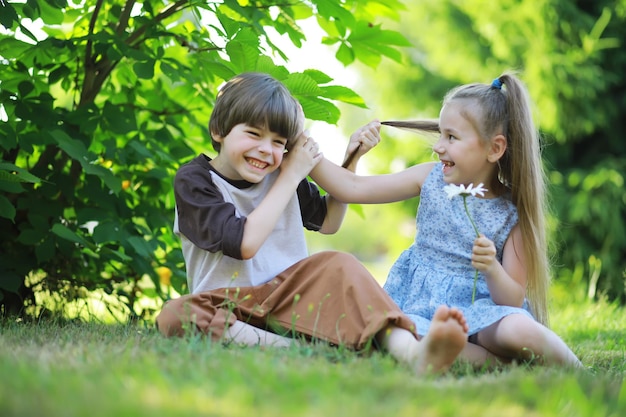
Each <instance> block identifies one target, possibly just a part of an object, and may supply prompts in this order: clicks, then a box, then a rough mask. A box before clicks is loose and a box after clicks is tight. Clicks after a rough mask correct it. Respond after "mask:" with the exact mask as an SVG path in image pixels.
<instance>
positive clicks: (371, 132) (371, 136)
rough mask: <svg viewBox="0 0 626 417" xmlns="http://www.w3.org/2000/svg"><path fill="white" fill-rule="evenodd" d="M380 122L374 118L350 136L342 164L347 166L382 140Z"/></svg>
mask: <svg viewBox="0 0 626 417" xmlns="http://www.w3.org/2000/svg"><path fill="white" fill-rule="evenodd" d="M380 126H381V125H380V122H379V121H378V120H374V121H372V122H370V123H368V124H366V125H365V126H363V127H361V128H359V129H358V130H357V131H356V132H354V133H353V134H352V135H351V136H350V142H348V147H347V148H346V157H345V158H344V163H343V164H342V166H343V167H344V168H347V167H348V166H349V165H351V164H352V163H354V162H356V161H358V160H359V158H361V157H362V156H363V155H365V154H366V153H367V152H369V150H370V149H372V148H373V147H374V146H376V145H378V143H379V142H380Z"/></svg>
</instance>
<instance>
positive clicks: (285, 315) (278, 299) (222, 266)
mask: <svg viewBox="0 0 626 417" xmlns="http://www.w3.org/2000/svg"><path fill="white" fill-rule="evenodd" d="M303 123H304V117H303V115H302V111H301V108H300V106H299V103H298V102H297V101H296V100H295V99H294V98H293V97H292V96H291V94H290V93H289V91H288V90H287V89H286V87H285V86H284V85H283V84H281V83H280V82H278V81H277V80H275V79H273V78H272V77H270V76H268V75H265V74H259V73H245V74H241V75H239V76H237V77H234V78H233V79H231V80H230V81H229V82H227V83H226V84H225V85H224V87H223V88H222V89H221V90H220V92H219V94H218V96H217V99H216V102H215V107H214V110H213V113H212V115H211V119H210V121H209V130H210V133H211V139H212V143H213V147H214V148H215V150H216V151H217V152H218V155H217V156H216V157H215V158H214V159H210V158H208V157H207V156H205V155H200V156H198V157H196V158H195V159H193V160H192V161H190V162H189V163H188V164H185V165H183V166H182V167H181V168H180V169H179V171H178V172H177V174H176V178H175V181H174V192H175V196H176V219H175V225H174V231H175V233H176V234H177V235H179V236H180V238H181V240H182V249H183V254H184V257H185V263H186V268H187V277H188V278H187V280H188V284H189V289H190V292H191V294H189V295H185V296H182V297H180V298H178V299H175V300H170V301H169V302H167V303H166V304H165V306H164V308H163V311H162V312H161V314H160V315H159V316H158V317H157V326H158V328H159V330H160V331H161V332H162V333H163V334H164V335H166V336H174V335H178V336H181V335H183V334H184V333H185V331H186V329H189V328H191V329H192V330H193V331H199V332H201V333H203V334H206V335H208V336H210V337H211V338H212V339H214V340H221V341H225V342H235V343H242V344H247V345H256V344H261V345H271V346H288V345H289V344H291V343H293V342H294V340H293V338H290V337H287V336H292V337H294V336H298V337H299V338H301V339H303V340H305V341H311V340H323V341H326V342H328V343H331V344H334V345H340V344H341V345H344V346H346V347H348V348H350V349H354V350H361V349H364V348H367V347H368V346H369V344H370V343H372V342H373V343H374V345H375V346H379V347H381V348H382V349H385V350H387V351H388V352H389V353H390V354H391V355H393V356H394V357H395V358H396V359H398V360H400V361H402V362H405V363H408V364H410V365H411V366H412V367H413V368H414V369H415V371H416V372H417V373H423V372H429V371H434V372H438V371H441V370H445V369H447V368H448V367H449V366H450V364H451V363H452V362H453V361H454V359H455V358H456V356H457V355H458V353H459V352H460V351H461V350H462V349H463V347H464V346H465V343H466V339H467V334H466V332H467V325H466V323H465V319H464V317H463V316H462V314H461V313H460V312H459V311H458V310H456V309H453V308H448V307H440V309H439V310H438V313H437V315H436V317H437V319H436V320H435V323H434V324H433V326H432V331H431V332H430V333H429V334H428V335H427V336H426V337H424V338H423V339H422V340H420V341H418V339H417V335H416V334H415V332H414V328H413V324H412V322H411V321H410V320H409V319H408V318H407V317H406V316H405V315H404V314H402V312H401V311H400V310H399V308H398V307H397V306H396V305H395V304H394V303H393V301H392V300H391V299H390V298H389V297H388V296H387V295H386V293H385V292H384V291H383V289H382V287H381V286H380V285H379V284H378V283H377V282H376V280H375V279H374V278H373V277H372V276H371V274H370V273H369V272H368V271H367V270H366V269H365V268H364V267H363V266H362V265H361V264H360V263H359V262H358V261H357V259H356V258H355V257H353V256H352V255H349V254H345V253H340V252H332V251H328V252H322V253H318V254H315V255H312V256H308V251H307V247H306V242H305V237H304V231H303V227H306V228H307V229H309V230H317V231H320V232H321V233H335V232H336V231H337V230H338V228H339V226H340V225H341V222H342V221H343V217H344V214H345V210H346V205H345V204H342V203H341V202H339V201H337V200H335V199H333V198H332V196H330V195H326V196H321V195H320V193H319V190H318V188H317V186H316V185H315V184H313V183H311V182H309V181H308V180H307V178H306V177H307V175H308V174H309V172H311V170H312V169H313V168H314V167H315V166H316V165H317V164H318V163H319V162H320V161H321V160H322V158H323V156H322V154H321V153H319V150H318V146H317V144H316V143H315V141H314V140H313V139H312V138H310V137H309V138H307V137H306V135H304V134H303V133H302V130H303ZM379 128H380V125H379V123H378V122H375V123H374V122H373V123H370V124H369V125H366V126H364V127H363V128H361V129H360V130H358V131H357V132H356V133H355V134H353V135H352V137H351V140H350V143H349V145H348V150H347V154H349V153H351V152H352V150H354V149H356V148H357V147H359V149H358V151H357V154H356V158H354V161H353V162H351V164H350V165H349V167H348V168H349V169H351V170H354V169H355V166H356V162H357V160H358V159H359V158H360V156H362V155H363V154H364V153H365V152H367V151H368V150H369V149H371V147H372V146H374V145H375V144H376V143H378V140H379V132H378V131H379Z"/></svg>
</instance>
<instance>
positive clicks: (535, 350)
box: [478, 314, 583, 367]
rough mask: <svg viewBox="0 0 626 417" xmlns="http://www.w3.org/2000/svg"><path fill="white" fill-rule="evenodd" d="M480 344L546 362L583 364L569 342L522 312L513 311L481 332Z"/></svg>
mask: <svg viewBox="0 0 626 417" xmlns="http://www.w3.org/2000/svg"><path fill="white" fill-rule="evenodd" d="M478 343H479V344H480V345H481V346H484V347H485V349H487V350H489V351H491V352H493V353H494V354H495V355H497V356H501V357H505V358H511V359H522V360H531V359H539V360H540V361H541V363H543V364H545V365H564V366H572V367H582V366H583V365H582V363H581V362H580V360H579V359H578V358H577V357H576V355H575V354H574V352H572V351H571V349H570V348H569V347H568V346H567V345H566V344H565V342H564V341H563V340H562V339H561V338H560V337H559V336H558V335H557V334H556V333H554V332H553V331H552V330H550V329H548V328H547V327H545V326H543V325H541V324H540V323H538V322H536V321H535V320H533V319H531V318H529V317H526V316H524V315H521V314H511V315H510V316H506V317H504V318H503V319H502V320H500V321H499V322H498V323H496V324H494V325H492V326H489V327H487V328H486V329H484V330H482V331H481V332H480V333H478Z"/></svg>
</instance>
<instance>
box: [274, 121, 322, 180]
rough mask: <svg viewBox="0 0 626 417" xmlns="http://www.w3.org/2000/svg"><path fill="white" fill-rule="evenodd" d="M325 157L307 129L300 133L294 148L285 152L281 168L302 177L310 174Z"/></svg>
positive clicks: (282, 170)
mask: <svg viewBox="0 0 626 417" xmlns="http://www.w3.org/2000/svg"><path fill="white" fill-rule="evenodd" d="M323 157H324V155H323V154H322V153H321V152H320V150H319V146H318V144H317V142H316V141H315V139H313V138H312V137H311V136H308V132H306V131H305V132H302V133H301V134H300V136H299V137H298V140H297V141H296V143H295V144H294V146H293V148H292V149H291V150H290V151H289V152H287V153H286V154H285V156H284V158H283V162H282V164H281V165H280V170H281V172H286V173H292V174H293V175H297V176H298V177H299V178H300V179H302V178H305V177H306V176H307V175H309V172H311V170H312V169H313V168H315V166H316V165H317V164H318V163H319V162H320V161H321V160H322V158H323Z"/></svg>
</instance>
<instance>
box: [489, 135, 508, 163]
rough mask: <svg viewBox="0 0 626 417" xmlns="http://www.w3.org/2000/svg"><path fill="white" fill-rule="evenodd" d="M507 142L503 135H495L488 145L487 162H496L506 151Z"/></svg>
mask: <svg viewBox="0 0 626 417" xmlns="http://www.w3.org/2000/svg"><path fill="white" fill-rule="evenodd" d="M506 147H507V141H506V137H505V136H504V135H501V134H500V135H496V136H494V137H493V138H491V142H490V145H489V151H488V153H487V160H488V161H489V162H497V161H498V160H499V159H500V158H502V155H504V152H505V151H506Z"/></svg>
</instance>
